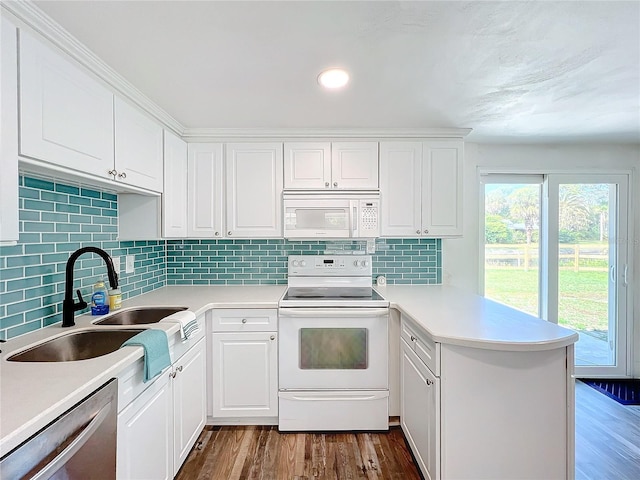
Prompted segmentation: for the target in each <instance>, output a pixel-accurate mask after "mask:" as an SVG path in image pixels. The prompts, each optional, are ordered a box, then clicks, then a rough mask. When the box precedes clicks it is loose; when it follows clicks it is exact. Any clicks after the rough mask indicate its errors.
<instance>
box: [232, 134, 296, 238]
mask: <svg viewBox="0 0 640 480" xmlns="http://www.w3.org/2000/svg"><path fill="white" fill-rule="evenodd" d="M225 167H226V187H227V188H226V198H227V203H226V213H227V215H226V230H227V236H228V237H233V238H248V237H262V238H267V237H274V238H280V237H282V183H283V160H282V143H230V144H227V145H226V157H225Z"/></svg>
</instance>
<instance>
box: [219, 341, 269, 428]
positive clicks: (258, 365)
mask: <svg viewBox="0 0 640 480" xmlns="http://www.w3.org/2000/svg"><path fill="white" fill-rule="evenodd" d="M212 336H213V342H212V356H211V358H212V360H211V362H212V363H211V372H212V391H213V416H214V417H274V416H277V415H278V368H277V367H278V365H277V358H278V357H277V353H278V352H277V338H276V332H252V333H214V334H212Z"/></svg>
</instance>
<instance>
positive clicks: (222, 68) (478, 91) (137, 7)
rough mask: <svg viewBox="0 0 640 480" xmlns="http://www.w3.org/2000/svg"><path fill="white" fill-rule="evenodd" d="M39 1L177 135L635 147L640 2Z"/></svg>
mask: <svg viewBox="0 0 640 480" xmlns="http://www.w3.org/2000/svg"><path fill="white" fill-rule="evenodd" d="M35 3H36V4H37V6H38V7H40V8H41V9H42V10H43V11H44V12H46V13H47V14H48V15H50V16H51V17H52V18H53V19H54V20H55V21H57V22H58V23H59V24H60V25H62V26H63V27H64V28H66V29H67V30H68V31H69V32H70V33H71V34H72V35H74V36H75V37H76V38H78V40H80V41H81V42H82V43H84V44H85V45H86V46H87V47H89V49H91V50H92V51H93V52H94V53H95V54H96V55H98V56H99V57H100V58H102V59H103V60H104V61H105V62H106V63H107V64H109V65H110V66H111V67H112V68H113V69H115V70H116V71H117V72H118V73H119V74H121V75H122V76H123V77H125V78H126V79H127V80H128V81H129V82H131V83H132V84H133V85H135V86H136V87H137V88H138V89H140V90H141V91H142V92H144V93H145V94H146V95H147V96H148V97H149V98H150V99H151V100H153V101H154V102H156V103H157V104H158V105H159V106H160V107H161V108H163V109H164V110H166V111H167V112H168V113H169V114H170V115H171V116H173V117H174V118H175V119H176V120H178V121H179V122H180V123H182V124H183V125H184V126H185V127H187V128H195V127H209V128H224V127H226V128H435V127H445V128H448V127H456V128H472V129H473V132H472V133H471V134H470V135H469V137H467V139H468V140H469V141H475V142H527V143H530V142H566V141H571V142H584V141H614V142H634V143H635V142H640V2H638V1H626V2H612V1H568V2H562V1H523V2H519V1H504V2H488V1H474V2H459V1H447V2H435V1H414V2H405V1H358V2H351V1H298V2H291V1H289V2H273V1H256V2H246V1H228V2H222V1H87V0H85V1H83V2H77V1H37V2H35ZM334 66H341V67H344V68H346V69H347V70H349V72H350V73H351V77H352V81H351V83H350V84H349V86H348V88H347V89H346V90H344V91H341V92H331V93H330V92H325V91H322V90H321V89H320V88H319V86H318V85H317V83H316V77H317V75H318V73H319V72H320V71H321V70H322V69H324V68H327V67H334Z"/></svg>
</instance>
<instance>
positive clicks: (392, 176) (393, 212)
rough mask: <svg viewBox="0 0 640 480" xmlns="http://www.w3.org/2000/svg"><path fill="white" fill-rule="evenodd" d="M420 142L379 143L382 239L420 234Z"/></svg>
mask: <svg viewBox="0 0 640 480" xmlns="http://www.w3.org/2000/svg"><path fill="white" fill-rule="evenodd" d="M421 170H422V142H382V143H380V208H381V210H382V212H381V215H380V216H381V220H382V224H381V226H380V231H381V234H382V235H383V236H390V237H411V236H417V235H420V234H421V233H422V218H421V208H422V207H421V192H422V185H421V179H420V172H421Z"/></svg>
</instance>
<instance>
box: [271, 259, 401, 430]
mask: <svg viewBox="0 0 640 480" xmlns="http://www.w3.org/2000/svg"><path fill="white" fill-rule="evenodd" d="M288 272H289V277H288V288H287V291H286V292H285V294H284V295H283V297H282V299H281V300H280V303H279V310H278V312H279V314H278V316H279V332H280V340H279V352H278V356H279V362H278V364H279V394H278V397H279V429H280V430H283V431H292V430H387V429H388V397H389V381H388V358H389V356H388V345H389V342H388V320H389V302H388V301H387V300H385V299H384V298H383V297H382V296H380V295H379V294H378V293H377V292H376V291H374V290H373V288H372V278H371V274H372V267H371V257H370V256H351V255H322V256H311V255H302V256H290V257H289V267H288Z"/></svg>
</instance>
